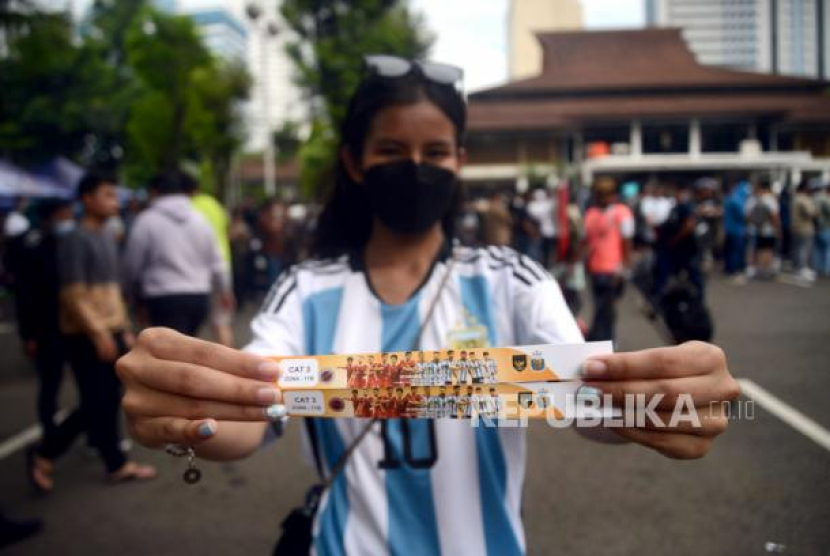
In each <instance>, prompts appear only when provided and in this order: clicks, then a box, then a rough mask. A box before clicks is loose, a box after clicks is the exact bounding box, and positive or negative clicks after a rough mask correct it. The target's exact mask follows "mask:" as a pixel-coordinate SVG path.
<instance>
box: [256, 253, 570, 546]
mask: <svg viewBox="0 0 830 556" xmlns="http://www.w3.org/2000/svg"><path fill="white" fill-rule="evenodd" d="M448 271H449V272H450V274H449V277H448V279H447V281H446V284H445V286H444V288H443V290H441V293H440V297H439V298H438V299H437V301H436V306H435V309H434V312H433V314H432V318H431V319H430V321H429V322H427V323H426V324H425V326H424V330H423V335H422V338H421V342H420V345H418V346H417V347H416V346H415V342H416V339H417V336H418V331H419V329H420V327H421V324H422V322H423V319H424V317H425V315H426V313H427V312H428V310H429V307H430V305H431V303H432V302H433V299H434V298H435V297H436V294H437V293H438V290H439V287H440V285H441V282H442V280H443V278H444V275H445V273H447V272H448ZM465 327H470V328H474V329H475V330H484V332H483V333H482V334H481V338H480V340H479V341H478V345H452V344H451V342H452V341H453V340H452V339H453V338H469V337H470V335H469V334H464V333H462V332H464V330H459V329H464V328H465ZM252 330H253V340H252V342H251V343H250V344H249V345H248V346H247V347H246V350H248V351H252V352H255V353H258V354H261V355H302V354H309V355H317V354H327V353H366V352H388V351H408V350H411V349H413V348H416V349H423V350H437V349H445V348H453V349H455V350H456V352H457V353H458V352H460V351H461V350H465V349H466V350H469V349H471V348H474V349H475V350H476V351H477V352H478V353H477V355H480V354H481V353H483V350H482V349H480V348H485V347H488V346H508V345H522V344H542V343H574V342H581V341H582V336H581V334H580V332H579V329H578V328H577V326H576V323H575V322H574V319H573V317H572V316H571V314H570V312H569V310H568V308H567V306H566V304H565V301H564V299H563V297H562V294H561V292H560V290H559V286H558V285H557V283H556V282H555V281H554V280H553V278H551V277H550V275H549V274H548V273H547V272H546V271H544V270H543V269H542V267H541V266H539V265H538V264H536V263H535V262H532V261H531V260H530V259H528V258H527V257H524V256H521V255H518V254H517V253H516V252H515V251H513V250H511V249H509V248H497V247H489V248H467V247H461V246H455V247H453V248H452V249H450V248H445V249H444V251H443V252H442V254H441V255H440V257H439V258H438V260H437V261H436V262H435V264H434V265H433V268H432V269H431V271H430V275H429V276H428V278H427V279H426V281H425V282H424V284H423V285H422V286H421V287H420V288H419V289H418V290H417V291H416V292H415V293H414V294H413V295H412V297H411V298H410V299H409V300H408V301H406V302H405V303H403V304H401V305H389V304H386V303H383V302H382V301H381V300H380V299H379V298H378V297H377V296H376V295H375V294H374V293H373V291H372V288H371V285H370V284H369V281H368V279H367V275H366V273H365V271H364V268H363V265H362V261H361V260H360V258H359V257H355V256H352V257H349V256H343V257H341V258H337V259H328V260H320V261H307V262H304V263H301V264H298V265H295V266H294V267H292V268H291V269H289V270H287V271H285V272H284V273H283V274H282V275H281V276H280V277H279V278H278V280H277V281H276V283H275V284H274V285H273V287H272V288H271V291H270V293H269V295H268V296H267V298H266V300H265V302H264V304H263V307H262V310H261V312H260V313H259V314H258V315H257V317H256V318H255V319H254V321H253V323H252ZM468 343H469V342H468ZM429 355H430V354H427V356H428V357H429ZM433 388H435V387H433ZM303 421H306V423H305V424H304V426H303V429H304V433H305V437H306V441H307V442H308V443H309V444H310V445H311V443H313V448H314V449H313V450H309V452H313V453H314V454H316V459H317V461H316V462H315V463H316V464H317V465H318V468H319V469H320V471H321V473H323V474H328V473H329V470H330V469H332V468H333V467H334V466H335V465H336V463H337V461H338V460H339V458H340V457H341V455H342V454H343V452H344V451H345V450H346V448H347V447H348V446H349V445H350V444H351V443H352V442H353V440H354V439H355V438H356V436H357V435H358V434H360V432H361V431H362V430H363V428H364V427H365V426H366V424H367V423H368V421H367V420H361V419H304V420H302V421H301V420H299V419H295V420H293V421H292V422H293V423H294V425H293V426H297V425H299V424H300V423H302V422H303ZM309 425H310V426H309ZM525 453H526V441H525V431H524V430H523V429H517V428H495V427H477V428H473V427H471V426H470V422H469V421H465V420H461V419H440V420H427V419H412V420H406V419H391V420H385V421H381V422H378V423H375V425H374V426H373V429H372V430H371V432H370V433H369V434H368V435H367V436H366V437H365V438H364V440H363V441H362V442H361V444H360V445H359V447H358V448H357V450H356V451H355V453H354V454H353V455H352V457H351V458H350V459H349V461H348V464H347V465H346V467H345V469H344V471H343V472H342V473H341V474H340V475H339V476H338V477H337V478H336V480H335V481H334V483H333V485H332V487H331V488H330V489H329V490H328V491H327V492H326V494H325V495H324V497H323V500H322V501H321V504H320V508H319V511H318V512H317V515H316V518H315V522H314V528H313V549H312V553H313V554H317V555H319V556H329V555H342V554H355V555H367V554H369V555H374V554H378V555H386V554H391V555H395V556H398V555H413V554H414V555H421V554H423V555H435V554H445V555H459V554H461V555H467V554H469V555H482V554H486V555H491V556H509V555H513V554H524V553H525V537H524V530H523V527H522V522H521V507H520V504H521V498H522V496H521V494H522V484H523V481H524V474H525Z"/></svg>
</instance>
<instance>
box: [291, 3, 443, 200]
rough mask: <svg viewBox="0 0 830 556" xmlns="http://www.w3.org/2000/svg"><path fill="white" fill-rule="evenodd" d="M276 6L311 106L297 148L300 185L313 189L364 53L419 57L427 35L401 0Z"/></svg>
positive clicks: (328, 161)
mask: <svg viewBox="0 0 830 556" xmlns="http://www.w3.org/2000/svg"><path fill="white" fill-rule="evenodd" d="M281 10H282V15H283V18H284V19H285V21H286V24H287V25H288V26H289V27H290V29H291V30H292V31H293V33H294V34H295V35H296V37H297V38H296V40H294V41H292V42H290V43H289V44H288V45H287V47H286V49H287V52H288V55H289V57H290V58H291V59H292V61H293V63H294V66H295V69H296V73H297V83H298V85H299V86H300V87H302V88H303V89H304V90H305V93H306V97H307V98H308V100H309V102H310V104H311V106H312V111H313V119H314V122H313V125H312V133H311V136H310V138H309V140H308V141H307V142H306V144H304V145H303V148H302V149H301V151H300V158H301V167H302V170H301V172H302V176H303V178H302V188H303V190H304V191H305V192H306V193H312V192H315V191H319V190H320V187H321V186H322V185H324V183H325V180H327V179H328V177H329V176H330V175H331V166H332V165H333V163H334V160H335V152H334V150H335V149H336V145H337V133H336V131H335V130H336V129H338V128H339V126H340V122H341V121H342V119H343V117H344V116H345V114H346V109H347V105H348V101H349V98H350V97H351V95H352V92H353V91H354V89H355V88H356V87H357V85H358V83H359V82H360V79H361V77H362V73H361V72H362V70H363V57H364V56H365V55H367V54H378V53H384V54H395V55H398V56H403V57H405V58H411V59H423V58H424V57H426V55H427V53H428V51H429V47H430V45H431V43H432V38H431V37H430V36H429V35H428V34H427V32H426V31H425V27H424V24H423V20H422V18H421V17H419V16H418V15H414V14H413V13H411V12H410V11H409V9H408V7H407V3H406V2H405V1H403V0H363V1H361V2H351V1H348V0H285V1H284V2H283V4H282V8H281ZM320 164H325V165H326V167H322V166H320Z"/></svg>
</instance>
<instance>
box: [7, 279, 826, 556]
mask: <svg viewBox="0 0 830 556" xmlns="http://www.w3.org/2000/svg"><path fill="white" fill-rule="evenodd" d="M710 299H711V301H712V305H713V308H714V312H715V315H716V319H717V324H718V331H717V340H718V342H719V343H720V344H721V345H722V346H723V347H724V348H725V350H726V352H727V354H728V356H729V359H730V364H731V368H732V370H733V372H734V373H735V374H736V375H737V376H739V377H743V378H749V379H751V380H752V381H754V382H755V383H757V384H758V385H760V386H762V387H763V388H764V389H766V390H767V391H769V392H770V393H772V394H773V395H775V396H776V397H778V398H780V399H781V400H782V401H783V402H785V403H787V404H790V405H792V406H795V407H796V408H798V409H799V410H800V411H802V412H803V413H804V414H806V415H807V416H809V417H810V418H811V419H813V420H814V421H815V422H817V423H819V424H820V425H821V426H823V427H825V428H830V407H828V393H829V392H830V283H826V282H825V283H823V284H821V285H819V286H818V287H815V288H812V289H803V288H798V287H794V286H789V285H784V284H776V283H766V284H751V285H749V286H746V287H742V288H739V287H733V286H730V285H728V284H726V283H723V282H715V283H714V284H712V287H711V291H710ZM621 328H622V330H621V338H620V342H619V344H620V346H619V347H620V349H637V348H644V347H649V346H653V345H657V344H659V343H660V341H661V340H660V337H659V336H658V334H657V333H656V332H655V329H654V328H653V327H652V326H651V325H650V324H649V323H647V322H646V321H645V319H644V318H643V317H642V316H640V314H639V313H638V311H637V299H636V296H635V295H634V294H633V292H629V294H628V296H627V297H626V299H625V300H624V303H623V307H622V315H621ZM0 353H3V361H4V364H3V366H2V369H0V415H1V416H2V419H0V443H1V442H2V439H8V438H9V437H11V436H12V435H14V434H15V433H17V432H19V431H20V430H22V429H24V428H26V427H27V426H28V425H30V424H31V423H33V422H34V411H33V408H32V401H31V400H32V396H33V390H34V384H33V380H32V378H31V373H30V372H29V371H27V369H26V364H25V361H23V360H22V358H20V357H19V356H18V355H17V354H18V353H19V346H17V344H16V342H15V341H14V337H13V336H12V335H9V334H6V335H0ZM64 396H65V399H66V403H67V404H68V403H71V400H72V396H73V394H72V392H71V389H70V388H67V392H66V393H65V395H64ZM754 413H755V417H754V419H752V420H736V421H735V422H734V423H733V425H732V426H731V428H730V430H729V431H728V432H727V434H726V435H725V436H724V437H723V438H722V439H721V440H720V441H719V442H718V444H717V446H716V447H715V449H714V450H713V452H712V453H711V454H710V455H709V456H708V457H707V458H705V459H702V460H698V461H692V462H677V461H672V460H668V459H665V458H663V457H661V456H659V455H656V454H654V453H652V452H650V451H648V450H646V449H643V448H639V447H637V446H610V447H609V446H601V445H595V444H592V443H590V442H588V441H586V440H584V439H582V438H581V437H579V436H578V435H576V434H574V433H573V432H572V431H567V430H565V431H560V430H551V429H548V428H547V427H545V426H543V425H535V424H534V425H533V426H532V427H531V430H530V436H529V440H530V445H531V448H530V454H529V465H528V471H527V484H526V487H525V522H526V530H527V536H528V547H529V552H530V553H531V554H569V555H570V556H581V555H596V554H602V555H606V554H607V555H617V554H619V555H643V554H647V555H650V554H669V553H670V554H676V555H687V554H688V555H694V556H700V555H722V554H735V555H754V554H758V555H761V554H766V553H767V552H766V550H765V543H767V542H775V543H779V544H784V545H786V549H785V554H791V555H798V556H802V555H827V554H830V526H828V524H830V452H828V451H826V450H825V449H824V448H822V447H820V446H819V445H818V444H817V443H815V442H813V441H812V440H810V439H808V438H807V437H806V436H804V435H803V434H801V433H800V432H798V431H796V430H795V429H794V428H792V427H791V426H789V425H787V424H785V423H784V422H782V421H781V420H780V419H779V418H777V417H775V416H774V415H772V414H771V413H770V412H768V411H767V410H766V409H764V408H762V407H759V406H758V405H757V404H756V406H755V412H754ZM299 450H300V447H299V439H298V437H297V435H296V431H290V432H289V434H288V435H287V437H286V438H285V439H284V440H283V441H282V443H281V444H279V445H273V446H271V447H268V448H266V449H264V450H262V451H261V452H260V453H258V454H257V455H256V456H255V457H253V458H251V459H249V460H247V461H244V462H240V463H235V464H225V465H220V464H205V465H204V466H203V467H204V472H205V476H204V479H203V481H202V482H201V483H200V484H199V485H198V486H195V487H187V486H185V485H184V484H183V483H181V481H180V478H179V474H180V472H181V470H182V466H181V462H178V461H172V460H170V459H169V458H168V457H167V456H164V455H163V454H158V453H155V452H149V451H147V450H143V449H138V448H137V449H135V450H134V452H133V453H134V455H135V457H137V458H140V459H142V460H147V461H152V462H154V463H156V464H158V465H159V467H160V469H161V470H162V473H163V475H162V477H161V478H160V479H159V480H157V481H155V482H153V483H151V484H134V485H126V486H118V487H111V486H106V485H104V484H102V470H101V469H100V466H99V464H98V462H97V460H95V459H94V458H93V459H91V458H89V457H88V456H87V455H86V454H85V453H84V450H83V448H81V447H79V448H78V449H76V450H74V451H73V452H71V453H70V454H69V455H68V456H67V457H66V458H65V459H64V460H63V461H62V462H61V465H60V467H59V470H58V474H57V491H56V492H55V494H54V495H52V496H51V497H50V498H48V499H41V498H37V497H34V496H33V495H32V494H31V493H30V491H29V489H28V487H27V485H26V483H25V481H24V480H23V473H22V470H23V455H22V454H21V453H20V452H16V453H14V454H12V455H11V456H9V457H7V458H5V459H3V460H0V506H2V507H3V508H5V509H6V511H7V512H9V513H11V514H13V515H16V516H21V517H22V516H41V517H42V518H43V519H44V520H45V521H46V529H45V531H44V533H43V534H42V535H41V536H39V537H38V538H36V539H33V540H31V541H29V542H27V543H25V544H21V545H19V546H18V547H16V548H14V549H12V550H9V551H8V554H10V555H52V554H61V555H84V556H86V555H90V554H119V555H133V554H135V555H148V554H163V555H167V554H171V555H188V554H200V555H201V554H220V555H235V554H240V555H241V554H244V555H255V554H267V553H269V552H268V551H269V549H270V547H271V545H272V542H273V540H274V539H275V538H276V536H277V534H278V529H279V522H280V519H281V517H282V516H283V515H285V513H286V512H287V511H288V509H289V508H291V507H292V506H294V505H295V504H296V503H297V502H298V501H299V500H300V498H301V496H302V494H303V492H304V490H305V487H306V486H307V485H308V484H310V482H311V481H312V480H313V475H312V473H311V470H310V469H309V468H307V467H305V466H304V465H303V464H302V463H301V458H300V457H298V453H299Z"/></svg>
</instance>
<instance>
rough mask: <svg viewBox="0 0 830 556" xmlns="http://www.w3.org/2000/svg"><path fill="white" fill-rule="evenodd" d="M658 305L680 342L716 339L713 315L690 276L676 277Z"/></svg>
mask: <svg viewBox="0 0 830 556" xmlns="http://www.w3.org/2000/svg"><path fill="white" fill-rule="evenodd" d="M658 307H659V310H660V314H661V315H662V317H663V322H665V324H666V327H667V328H668V329H669V332H670V333H671V335H672V338H673V339H674V341H675V342H676V343H678V344H682V343H683V342H688V341H691V340H699V341H702V342H709V341H711V340H712V336H713V335H714V324H713V322H712V316H711V314H710V313H709V309H707V308H706V305H704V304H703V301H702V300H701V299H700V296H698V295H697V289H696V288H695V287H694V286H693V285H692V283H691V282H689V280H688V278H686V277H680V278H677V279H675V280H673V281H672V282H671V283H670V284H669V285H668V286H667V287H666V289H665V292H664V293H663V295H661V296H660V299H659V301H658Z"/></svg>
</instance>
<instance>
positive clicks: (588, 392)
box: [576, 385, 602, 400]
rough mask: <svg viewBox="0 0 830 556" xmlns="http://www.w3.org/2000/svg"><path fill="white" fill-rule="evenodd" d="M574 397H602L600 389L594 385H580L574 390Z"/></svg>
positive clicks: (599, 398) (594, 398)
mask: <svg viewBox="0 0 830 556" xmlns="http://www.w3.org/2000/svg"><path fill="white" fill-rule="evenodd" d="M576 397H577V398H582V399H584V400H586V399H592V400H601V399H602V390H600V389H599V388H596V387H594V386H587V385H585V386H580V387H579V390H577V391H576Z"/></svg>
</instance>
